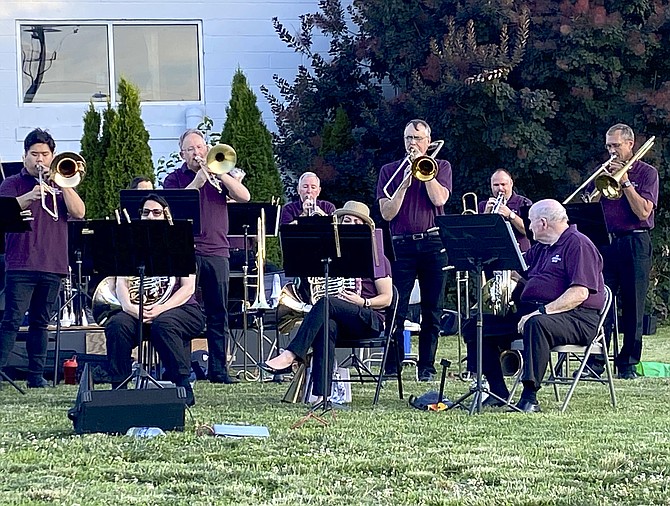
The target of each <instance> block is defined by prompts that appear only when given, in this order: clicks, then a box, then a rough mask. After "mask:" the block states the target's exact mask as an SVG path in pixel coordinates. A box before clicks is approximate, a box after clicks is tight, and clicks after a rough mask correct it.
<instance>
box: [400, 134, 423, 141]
mask: <svg viewBox="0 0 670 506" xmlns="http://www.w3.org/2000/svg"><path fill="white" fill-rule="evenodd" d="M425 139H426V137H421V136H420V135H407V136H405V140H406V141H407V142H412V141H413V142H421V141H423V140H425Z"/></svg>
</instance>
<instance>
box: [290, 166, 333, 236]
mask: <svg viewBox="0 0 670 506" xmlns="http://www.w3.org/2000/svg"><path fill="white" fill-rule="evenodd" d="M320 194H321V180H320V179H319V176H317V175H316V174H314V172H304V173H303V174H302V175H301V176H300V179H298V200H296V201H295V202H291V203H290V204H286V205H285V206H284V207H283V208H282V211H281V218H280V223H281V224H282V225H286V224H287V223H293V222H295V220H296V219H297V218H298V216H329V215H331V214H333V212H335V205H334V204H332V203H330V202H328V201H327V200H319V199H318V198H319V195H320Z"/></svg>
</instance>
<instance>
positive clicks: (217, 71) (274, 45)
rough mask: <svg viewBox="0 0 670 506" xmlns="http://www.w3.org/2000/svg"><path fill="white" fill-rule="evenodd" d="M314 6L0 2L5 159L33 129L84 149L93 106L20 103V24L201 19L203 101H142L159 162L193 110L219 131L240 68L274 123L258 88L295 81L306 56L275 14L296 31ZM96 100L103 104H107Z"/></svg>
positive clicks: (132, 0)
mask: <svg viewBox="0 0 670 506" xmlns="http://www.w3.org/2000/svg"><path fill="white" fill-rule="evenodd" d="M317 10H318V0H274V1H261V0H245V1H244V2H241V1H227V0H207V1H201V0H161V1H155V0H67V1H61V0H0V118H1V119H0V160H4V161H18V160H20V159H21V155H22V152H23V147H22V142H23V139H24V137H25V136H26V134H27V133H28V132H29V131H30V130H32V129H33V128H35V127H40V128H47V129H49V131H50V132H51V133H52V135H53V136H54V138H55V140H56V143H57V148H58V151H79V141H80V139H81V135H82V118H83V115H84V113H85V111H86V109H87V107H88V104H83V103H82V104H23V103H22V97H21V76H20V74H19V72H20V65H21V63H20V55H19V54H18V51H19V43H18V37H19V34H18V24H19V23H18V22H25V21H34V22H49V21H61V22H77V21H116V20H141V21H164V20H168V21H169V20H196V21H197V20H200V21H201V22H202V34H201V37H202V48H201V50H202V51H203V60H202V61H203V71H202V72H203V76H204V94H203V100H202V102H200V103H193V102H189V103H171V104H169V105H166V104H164V103H162V104H152V103H145V104H143V105H142V117H143V119H144V122H145V124H146V127H147V130H148V131H149V134H150V137H151V141H150V144H151V148H152V152H153V156H154V160H156V159H158V158H159V157H161V156H164V155H168V154H169V153H170V152H172V151H175V150H176V147H177V140H178V138H179V135H180V134H181V133H182V132H183V131H184V129H185V128H187V126H192V124H188V125H187V115H189V116H191V122H193V121H195V120H196V118H195V116H197V117H200V118H202V116H204V115H207V116H209V117H211V118H212V119H213V120H214V129H215V130H219V131H220V129H221V127H222V126H223V121H224V120H225V108H226V105H227V103H228V101H229V99H230V90H231V83H232V78H233V74H234V73H235V71H236V70H237V68H238V67H239V68H241V69H242V71H243V72H244V73H245V74H246V76H247V79H248V81H249V84H250V86H251V87H252V89H253V90H254V92H255V93H256V96H257V98H258V105H259V107H260V109H261V111H262V113H263V118H264V120H265V122H266V124H267V125H268V127H269V128H270V129H274V128H275V126H274V122H273V117H272V114H271V113H270V108H269V105H268V104H267V102H266V101H265V99H264V97H263V96H262V95H261V93H260V86H261V85H265V86H267V87H268V88H269V89H270V90H271V91H273V93H275V92H276V87H275V85H274V82H273V80H272V75H273V74H279V75H280V76H282V77H284V78H286V79H288V80H289V81H291V82H292V81H293V78H294V77H295V74H296V70H297V67H298V65H300V64H302V63H306V62H303V61H302V58H301V56H300V55H298V54H296V53H295V52H293V51H292V50H290V49H288V48H287V47H286V46H285V44H284V43H283V42H281V41H280V40H279V38H278V36H277V34H276V33H275V32H274V29H273V26H272V18H273V17H275V16H276V17H278V18H279V20H280V21H281V22H282V23H283V24H284V25H285V26H286V27H287V28H289V29H294V31H295V32H297V31H298V29H299V26H300V22H299V16H300V15H302V14H305V13H309V12H316V11H317ZM319 43H320V44H321V46H322V47H319ZM325 44H326V41H325V40H323V39H321V40H320V41H319V39H316V40H315V48H317V49H323V48H324V47H325ZM98 105H99V107H101V108H104V107H105V104H103V103H101V104H98ZM196 123H197V121H196Z"/></svg>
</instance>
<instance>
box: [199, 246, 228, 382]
mask: <svg viewBox="0 0 670 506" xmlns="http://www.w3.org/2000/svg"><path fill="white" fill-rule="evenodd" d="M195 258H196V264H197V267H198V284H199V286H200V288H201V290H202V303H203V305H204V306H205V315H206V316H207V331H206V333H205V337H207V350H208V351H209V365H208V366H207V374H208V376H209V377H210V378H212V377H215V376H225V375H227V374H228V370H227V368H226V365H227V364H226V358H227V357H226V355H227V350H228V343H229V342H230V329H229V328H228V286H229V278H230V267H229V263H228V258H226V257H206V256H202V255H196V257H195Z"/></svg>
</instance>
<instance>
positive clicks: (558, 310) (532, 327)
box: [468, 200, 605, 413]
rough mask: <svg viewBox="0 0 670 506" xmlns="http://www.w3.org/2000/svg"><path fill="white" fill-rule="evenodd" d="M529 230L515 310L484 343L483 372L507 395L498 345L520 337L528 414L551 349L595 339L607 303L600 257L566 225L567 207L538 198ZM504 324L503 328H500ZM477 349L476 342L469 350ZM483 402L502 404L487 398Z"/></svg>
mask: <svg viewBox="0 0 670 506" xmlns="http://www.w3.org/2000/svg"><path fill="white" fill-rule="evenodd" d="M529 218H530V229H531V231H532V232H533V236H534V237H535V240H536V241H537V243H536V244H534V245H533V246H531V248H530V249H529V250H528V251H527V252H526V253H525V259H526V263H527V265H528V270H527V271H526V272H525V273H520V274H521V276H522V278H523V279H521V280H520V281H519V285H520V287H522V291H521V295H520V300H519V301H517V302H518V304H517V307H518V310H517V312H516V314H514V316H510V317H509V318H506V319H505V321H504V322H501V323H500V337H499V338H498V339H484V340H483V342H482V372H483V373H484V374H485V375H486V378H487V380H488V382H489V387H490V390H491V392H492V393H493V394H495V395H496V396H497V397H500V398H501V399H506V398H507V397H509V391H508V390H507V386H506V385H505V382H504V379H503V375H502V370H501V366H500V358H499V357H500V347H508V346H509V343H510V342H511V341H513V340H514V339H518V338H519V337H522V338H523V346H524V349H523V359H524V360H523V363H524V369H523V371H522V375H521V381H522V382H523V392H522V394H521V398H520V399H519V402H518V403H517V407H518V408H519V409H520V410H521V411H523V412H526V413H534V412H538V411H540V405H539V403H538V401H537V391H538V390H539V388H540V385H541V383H542V378H543V377H544V374H545V372H546V369H547V364H548V362H549V353H550V351H549V350H551V348H553V347H554V346H558V345H563V344H579V345H586V344H588V343H589V342H590V340H591V339H593V338H594V337H595V333H596V328H597V326H598V311H599V310H601V309H602V307H603V305H604V303H605V292H604V290H605V288H604V280H603V275H602V265H603V264H602V258H601V256H600V253H598V250H597V248H596V247H595V245H594V244H593V243H592V242H591V240H590V239H589V238H588V237H586V236H585V235H583V234H582V233H580V232H578V231H577V228H576V227H575V225H568V216H567V213H566V211H565V208H564V207H563V206H562V205H561V204H560V203H559V202H557V201H556V200H541V201H539V202H537V203H536V204H534V205H533V206H532V207H531V208H530V214H529ZM503 325H504V327H503ZM470 353H475V347H474V344H470V343H469V346H468V354H470ZM483 405H484V406H491V407H499V406H504V405H505V403H504V402H502V401H500V400H499V399H496V397H494V396H490V397H487V398H486V399H485V400H484V402H483Z"/></svg>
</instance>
